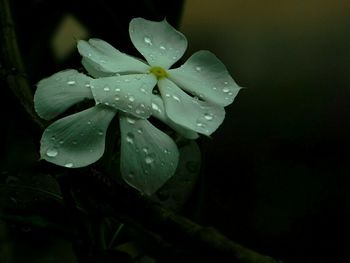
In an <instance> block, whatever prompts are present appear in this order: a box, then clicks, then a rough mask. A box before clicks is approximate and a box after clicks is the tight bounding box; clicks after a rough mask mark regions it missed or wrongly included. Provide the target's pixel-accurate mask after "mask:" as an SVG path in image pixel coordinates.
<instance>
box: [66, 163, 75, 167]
mask: <svg viewBox="0 0 350 263" xmlns="http://www.w3.org/2000/svg"><path fill="white" fill-rule="evenodd" d="M64 167H67V168H72V167H73V163H66V164H65V165H64Z"/></svg>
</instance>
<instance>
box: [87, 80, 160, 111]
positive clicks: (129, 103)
mask: <svg viewBox="0 0 350 263" xmlns="http://www.w3.org/2000/svg"><path fill="white" fill-rule="evenodd" d="M156 83H157V79H156V77H155V76H154V75H152V74H133V75H123V76H113V77H106V78H100V79H94V80H92V81H91V90H92V93H93V95H94V98H95V100H96V103H103V104H105V105H109V106H111V107H114V108H115V109H118V110H121V111H124V112H127V113H130V114H132V115H134V116H137V117H140V118H147V117H149V116H150V115H151V95H152V89H153V88H154V86H155V85H156Z"/></svg>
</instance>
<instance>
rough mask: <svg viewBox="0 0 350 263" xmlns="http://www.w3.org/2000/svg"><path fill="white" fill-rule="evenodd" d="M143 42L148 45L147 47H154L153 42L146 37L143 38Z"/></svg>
mask: <svg viewBox="0 0 350 263" xmlns="http://www.w3.org/2000/svg"><path fill="white" fill-rule="evenodd" d="M143 41H145V43H146V44H147V45H150V46H152V44H153V43H152V40H151V39H150V38H149V37H144V38H143Z"/></svg>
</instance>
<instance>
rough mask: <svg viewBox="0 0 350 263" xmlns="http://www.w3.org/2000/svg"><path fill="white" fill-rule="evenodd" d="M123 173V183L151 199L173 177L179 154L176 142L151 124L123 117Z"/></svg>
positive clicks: (121, 163)
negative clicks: (149, 196) (150, 196)
mask: <svg viewBox="0 0 350 263" xmlns="http://www.w3.org/2000/svg"><path fill="white" fill-rule="evenodd" d="M120 130H121V162H120V166H121V173H122V177H123V178H124V180H125V181H126V182H127V183H128V184H129V185H131V186H132V187H134V188H136V189H138V190H140V191H141V192H143V193H145V194H147V195H151V194H153V193H154V192H155V191H157V190H158V189H159V188H160V187H161V186H162V185H163V184H164V183H165V182H166V181H167V180H168V179H169V178H170V177H171V176H173V175H174V173H175V171H176V167H177V164H178V159H179V152H178V149H177V146H176V144H175V143H174V141H173V140H172V139H171V138H170V137H169V136H168V135H166V134H165V133H163V132H162V131H160V130H158V129H157V128H156V127H154V126H153V125H152V124H151V123H150V122H149V121H147V120H142V119H138V118H133V117H131V116H130V115H129V116H128V115H124V114H120Z"/></svg>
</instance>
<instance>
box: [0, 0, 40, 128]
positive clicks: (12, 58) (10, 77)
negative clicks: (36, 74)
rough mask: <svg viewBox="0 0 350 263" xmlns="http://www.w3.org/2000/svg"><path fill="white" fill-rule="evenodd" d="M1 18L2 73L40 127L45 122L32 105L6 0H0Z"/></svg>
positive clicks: (31, 97)
mask: <svg viewBox="0 0 350 263" xmlns="http://www.w3.org/2000/svg"><path fill="white" fill-rule="evenodd" d="M0 18H1V34H0V38H1V43H0V47H1V64H2V65H1V67H2V70H1V71H2V72H1V73H2V74H1V75H4V77H5V78H6V81H7V84H8V86H9V88H10V89H11V91H12V92H13V94H14V95H15V96H16V98H17V99H18V100H19V102H20V103H21V105H22V106H23V107H24V109H25V111H26V112H27V113H28V114H29V116H30V117H31V119H32V120H33V121H34V122H35V123H36V124H37V125H38V126H39V127H40V128H41V129H43V128H44V127H45V123H44V122H43V121H42V120H41V119H40V118H38V116H37V114H36V113H35V110H34V106H33V94H32V91H31V89H30V84H29V81H28V79H27V77H26V74H25V72H26V71H25V66H24V63H23V60H22V57H21V54H20V50H19V46H18V42H17V36H16V32H15V25H14V22H13V19H12V13H11V9H10V4H9V1H8V0H0Z"/></svg>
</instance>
